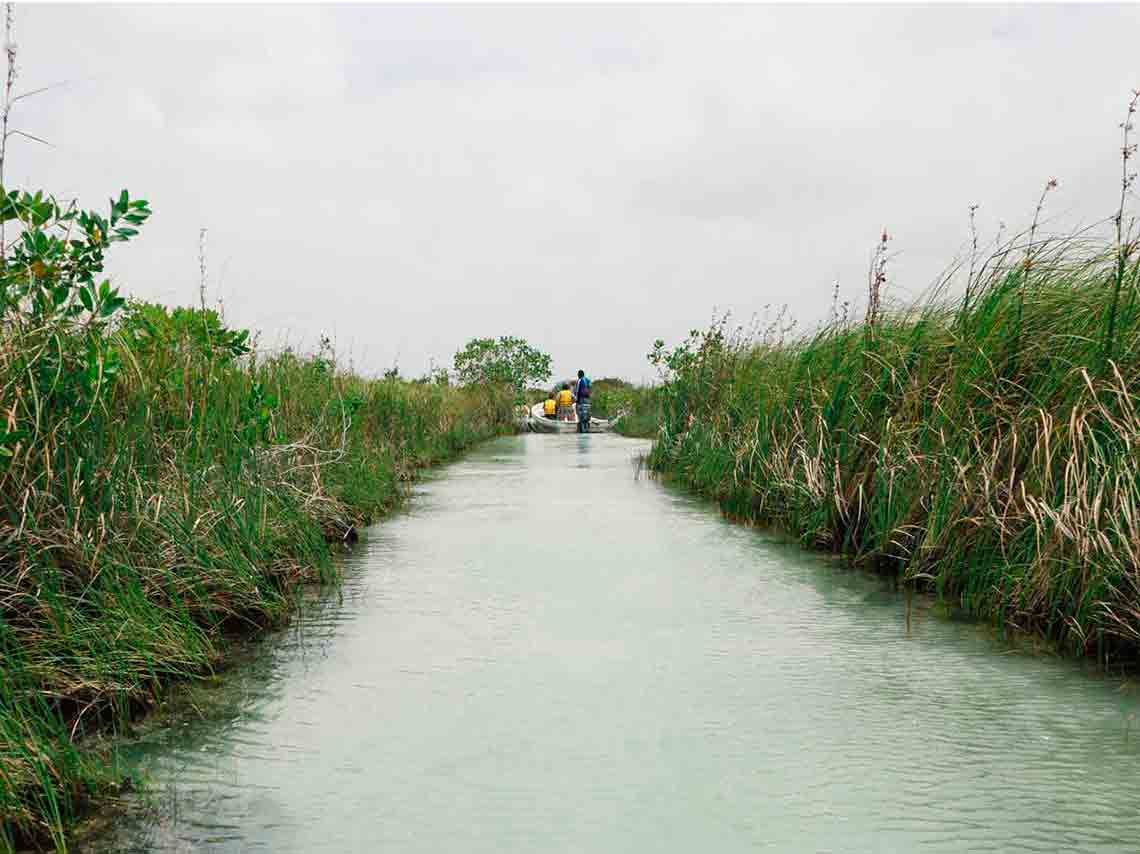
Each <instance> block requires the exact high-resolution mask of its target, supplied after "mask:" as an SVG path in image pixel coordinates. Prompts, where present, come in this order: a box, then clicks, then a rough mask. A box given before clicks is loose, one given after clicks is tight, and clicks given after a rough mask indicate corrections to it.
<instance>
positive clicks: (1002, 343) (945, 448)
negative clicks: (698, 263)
mask: <svg viewBox="0 0 1140 854" xmlns="http://www.w3.org/2000/svg"><path fill="white" fill-rule="evenodd" d="M1138 99H1140V95H1135V94H1134V95H1133V97H1132V100H1131V101H1130V103H1129V108H1128V115H1127V118H1126V120H1125V122H1124V123H1123V124H1122V129H1123V134H1124V142H1123V147H1122V153H1123V155H1124V157H1123V162H1124V169H1123V177H1122V193H1121V195H1120V207H1119V208H1118V210H1117V212H1116V213H1115V215H1114V216H1113V217H1112V219H1111V220H1110V221H1109V222H1111V223H1112V225H1113V229H1112V231H1113V233H1112V235H1111V236H1106V235H1105V234H1104V230H1103V228H1102V229H1101V231H1099V232H1098V231H1097V230H1096V229H1087V230H1085V231H1082V232H1080V233H1078V234H1074V235H1068V236H1062V237H1056V236H1044V235H1042V234H1041V232H1040V229H1039V218H1040V213H1041V208H1042V206H1043V204H1044V201H1045V195H1046V194H1047V193H1049V192H1051V191H1052V190H1053V189H1055V188H1056V186H1057V183H1056V181H1055V180H1050V181H1049V182H1048V183H1047V184H1046V186H1045V189H1044V190H1043V192H1042V198H1041V200H1040V201H1039V203H1038V206H1037V210H1036V213H1035V215H1034V220H1033V225H1032V226H1031V227H1030V228H1029V229H1028V230H1027V231H1026V233H1024V234H1021V235H1019V236H1016V237H1014V238H1011V239H1008V240H1003V241H1002V243H1001V245H1000V246H999V247H998V249H997V250H996V251H995V252H993V253H992V254H991V255H989V256H988V257H986V258H984V259H979V258H977V257H976V246H977V238H976V232H975V237H974V241H973V247H974V252H972V253H971V258H970V263H969V274H968V278H967V281H966V282H965V287H964V288H963V289H962V290H961V295H960V296H958V297H956V298H955V297H953V296H952V295H951V290H950V287H951V285H952V282H953V279H952V275H950V274H948V275H947V277H945V279H944V280H943V281H942V282H941V285H940V287H939V288H937V289H936V290H935V292H934V293H933V295H932V296H930V297H929V298H928V299H927V300H925V301H923V302H921V303H919V304H916V305H912V306H909V307H893V308H892V307H890V306H888V305H886V304H885V303H884V302H883V301H882V297H881V289H882V285H883V284H884V282H885V273H884V272H883V261H884V258H885V241H886V235H885V232H884V239H883V240H881V241H880V244H879V247H880V248H879V250H877V252H876V260H875V261H874V262H873V264H872V270H871V277H870V293H869V297H870V299H869V304H868V311H867V314H866V316H865V318H864V319H863V320H861V321H859V322H851V321H849V320H848V319H847V317H846V314H847V312H846V310H845V311H844V312H843V315H844V316H843V317H840V315H839V312H838V310H837V308H835V309H833V312H832V317H831V319H830V322H828V323H827V324H826V325H825V326H824V327H823V328H822V329H820V330H819V331H818V332H816V333H815V334H812V335H809V336H803V337H798V338H793V339H791V340H781V337H780V336H778V335H775V334H772V332H771V330H768V331H766V332H764V333H760V334H757V332H756V331H755V330H733V329H731V328H730V327H729V324H728V322H727V318H720V319H719V320H717V321H715V322H714V323H713V324H712V325H711V326H710V327H709V328H708V329H707V330H703V331H694V332H693V334H692V335H691V336H690V337H689V338H688V339H687V340H686V341H684V342H682V343H681V344H679V345H677V346H676V347H673V348H666V347H665V346H664V342H660V341H659V342H657V345H656V346H655V348H654V350H653V352H652V353H651V354H650V360H651V361H652V362H653V363H654V364H655V365H657V366H658V368H659V369H660V370H661V371H662V374H663V378H664V383H663V386H662V389H661V392H660V395H661V401H662V413H663V417H662V424H661V433H660V437H659V439H658V441H657V443H656V444H655V446H654V449H653V451H652V454H651V457H650V463H651V465H652V466H653V467H654V468H655V469H657V470H658V471H663V472H668V473H671V474H672V475H674V476H676V477H677V478H678V479H680V480H681V481H683V482H685V483H688V484H690V485H691V486H693V487H694V488H696V489H698V490H700V491H702V492H704V493H706V494H708V495H710V496H713V497H715V498H716V499H718V500H719V501H720V502H721V503H722V504H723V505H724V506H725V507H726V509H728V510H730V511H731V512H733V513H735V514H738V515H741V516H744V517H747V518H750V519H755V520H762V521H765V522H770V523H774V524H777V525H780V526H782V527H784V528H786V529H788V530H789V531H791V532H794V533H795V534H796V535H798V536H799V537H800V538H801V539H802V541H803V542H804V543H805V544H806V545H809V546H814V547H818V548H825V549H832V550H835V551H839V552H842V553H845V554H847V555H850V556H851V557H852V558H853V559H855V560H856V561H858V562H860V563H864V564H869V565H873V566H876V567H879V568H881V569H883V570H884V571H889V572H897V573H898V574H899V575H900V576H901V577H903V578H904V579H906V580H908V581H912V582H918V583H923V584H926V585H928V586H930V587H931V588H933V589H934V590H936V591H937V592H938V593H939V594H941V595H943V596H946V597H956V598H958V599H960V600H961V602H962V603H963V604H964V605H965V606H966V607H967V608H968V609H969V610H970V611H971V612H973V613H975V614H978V615H982V616H985V617H989V618H993V619H995V620H998V621H1001V622H1002V623H1004V624H1006V625H1008V626H1010V627H1013V628H1016V629H1018V630H1025V631H1033V632H1039V633H1041V634H1043V635H1047V636H1049V637H1051V638H1055V639H1057V640H1059V641H1061V642H1062V643H1063V644H1065V645H1067V646H1068V647H1069V648H1070V649H1072V650H1073V651H1075V652H1078V653H1096V654H1099V655H1100V656H1101V657H1102V659H1104V658H1106V657H1107V656H1109V655H1113V656H1116V655H1123V654H1128V655H1134V654H1135V653H1136V652H1137V650H1138V649H1140V453H1138V449H1140V259H1138V257H1137V256H1138V253H1137V245H1138V244H1137V235H1136V231H1135V228H1134V221H1133V220H1130V219H1128V217H1127V211H1126V210H1125V207H1124V204H1125V200H1126V199H1127V198H1128V192H1127V191H1128V189H1129V187H1130V185H1131V181H1132V180H1133V175H1132V172H1131V171H1130V168H1129V164H1130V159H1131V157H1132V155H1133V153H1134V151H1135V148H1134V146H1132V144H1131V139H1130V137H1129V132H1130V130H1131V121H1132V117H1133V115H1134V113H1135V111H1136V105H1137V101H1138ZM971 213H972V211H971ZM1106 224H1107V223H1102V226H1103V225H1106ZM963 266H965V265H963ZM956 269H958V268H957V267H955V268H953V269H952V270H951V273H953V272H954V270H956Z"/></svg>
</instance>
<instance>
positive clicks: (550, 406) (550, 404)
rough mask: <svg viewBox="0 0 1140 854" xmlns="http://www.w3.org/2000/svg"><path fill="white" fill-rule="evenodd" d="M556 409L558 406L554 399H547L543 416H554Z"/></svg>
mask: <svg viewBox="0 0 1140 854" xmlns="http://www.w3.org/2000/svg"><path fill="white" fill-rule="evenodd" d="M556 408H557V405H556V404H555V403H554V398H548V399H547V400H546V401H545V402H544V403H543V404H542V414H543V415H553V414H554V410H555V409H556Z"/></svg>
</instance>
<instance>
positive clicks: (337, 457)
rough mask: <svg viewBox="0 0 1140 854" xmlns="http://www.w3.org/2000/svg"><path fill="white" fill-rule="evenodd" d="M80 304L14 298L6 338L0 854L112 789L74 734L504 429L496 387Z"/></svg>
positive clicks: (0, 407) (0, 478)
mask: <svg viewBox="0 0 1140 854" xmlns="http://www.w3.org/2000/svg"><path fill="white" fill-rule="evenodd" d="M23 305H26V303H25V304H23ZM85 316H86V315H81V316H80V320H79V321H71V320H66V319H59V318H57V319H55V320H52V321H50V322H48V321H45V322H40V323H38V324H35V323H31V322H30V318H31V317H32V315H30V314H28V312H26V311H24V310H23V309H22V308H21V305H14V306H10V307H9V311H8V312H7V313H6V314H5V315H4V330H3V332H4V335H3V337H2V338H0V420H3V421H4V422H5V423H6V425H7V429H6V431H5V432H4V438H5V440H6V442H7V444H5V445H4V446H3V449H4V451H5V454H4V456H0V653H2V655H3V677H4V678H3V680H2V681H0V850H3V849H4V848H5V847H12V846H14V845H15V844H16V843H17V841H18V840H20V839H23V840H34V841H45V840H47V841H52V840H54V843H55V845H56V847H58V848H63V847H64V845H65V837H64V833H65V830H66V828H67V826H68V823H69V821H70V819H71V817H73V816H74V815H76V814H77V813H78V812H79V811H80V810H81V809H82V808H83V806H84V804H85V802H86V801H88V800H89V799H90V798H91V797H92V796H93V795H95V794H97V793H98V792H99V791H101V790H103V789H104V788H105V787H107V786H108V785H112V784H113V783H114V782H115V781H114V777H113V774H114V768H113V765H112V764H110V763H109V762H108V761H106V758H105V757H99V756H96V755H94V754H91V753H89V752H86V751H85V750H83V749H82V744H83V740H84V737H85V736H87V735H89V734H92V733H93V732H96V731H106V730H108V729H114V728H115V727H116V726H117V724H118V723H120V722H122V721H124V720H125V719H128V718H129V717H131V716H133V715H136V714H138V713H140V712H142V711H145V710H146V709H147V708H148V707H150V706H151V705H152V704H154V703H155V702H156V701H157V700H158V699H159V698H160V697H161V695H162V692H163V688H164V685H166V684H167V683H168V682H169V681H170V680H172V679H179V678H186V677H193V676H197V675H200V674H204V673H208V672H209V671H210V669H211V667H213V666H214V665H215V664H216V663H217V662H218V660H219V659H220V658H221V657H222V656H223V655H224V654H225V650H226V644H227V641H226V638H227V637H229V636H230V635H231V633H233V632H245V631H251V630H256V629H258V628H261V627H263V626H267V625H270V624H273V623H276V622H278V621H280V620H281V619H283V618H284V617H285V616H286V615H287V614H288V612H289V610H290V607H291V603H292V602H293V601H294V597H293V595H292V592H293V591H294V590H295V588H296V587H297V585H299V584H301V583H304V582H308V581H321V580H331V579H333V578H334V576H335V572H336V570H335V568H334V564H333V563H332V562H331V560H330V555H331V551H330V546H329V543H330V542H332V543H337V542H340V541H343V540H346V539H352V538H354V536H355V527H356V526H358V525H360V524H361V523H363V522H367V521H368V520H370V519H373V518H375V517H376V516H377V515H378V514H380V513H382V512H384V511H385V510H386V509H388V508H390V507H391V506H392V505H393V504H395V503H396V502H398V501H399V500H400V499H401V497H402V495H403V494H404V484H405V483H406V481H408V480H409V479H410V478H411V477H412V476H413V473H414V471H415V470H416V469H417V468H418V467H420V466H424V465H428V464H431V463H433V462H437V461H440V460H445V459H447V458H448V457H450V456H452V455H454V454H455V453H456V452H458V451H460V450H461V449H463V448H465V447H467V446H469V445H470V444H472V443H473V442H475V441H477V440H479V439H482V438H485V437H488V436H491V435H494V434H495V433H498V432H502V431H504V430H507V429H510V425H511V414H512V413H511V407H510V403H511V400H510V396H509V393H508V392H502V393H500V392H498V391H495V390H484V391H481V392H474V391H466V390H461V389H455V388H449V387H446V386H441V385H434V384H416V383H408V382H404V381H401V380H399V379H394V378H392V379H385V380H381V381H373V380H366V379H362V378H360V377H357V376H353V375H351V374H349V373H347V372H345V371H343V370H342V369H340V367H338V365H337V364H336V361H335V359H334V358H333V357H332V354H331V353H329V352H328V351H324V352H322V353H321V354H319V355H317V356H300V355H297V354H295V353H292V352H283V353H278V354H273V355H266V354H263V353H259V352H257V351H256V350H252V349H250V348H249V347H248V344H247V338H246V336H245V335H244V333H237V332H234V331H232V330H227V329H225V327H224V326H223V325H222V324H221V322H220V321H219V319H218V317H217V316H216V315H215V314H214V313H212V312H209V311H201V310H185V309H179V310H176V311H174V312H170V311H167V310H165V309H163V308H161V307H158V306H151V305H141V304H138V305H133V306H130V307H124V308H122V309H121V310H119V311H118V312H117V313H116V314H115V315H114V322H113V323H110V324H109V325H107V326H105V327H101V328H98V327H93V326H87V325H85V322H84V321H83V320H82V317H85ZM93 348H94V349H95V350H97V351H98V357H97V358H91V357H90V353H91V352H92V349H93ZM92 366H94V368H92ZM93 389H94V390H95V391H93ZM0 426H2V425H0Z"/></svg>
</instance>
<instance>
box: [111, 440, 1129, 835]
mask: <svg viewBox="0 0 1140 854" xmlns="http://www.w3.org/2000/svg"><path fill="white" fill-rule="evenodd" d="M644 447H645V446H644V444H642V443H635V442H630V441H628V440H623V439H620V438H618V437H614V436H605V435H590V436H582V437H580V436H576V435H569V436H526V437H513V438H508V439H503V440H500V441H497V442H494V443H491V444H489V445H487V446H484V447H483V448H481V449H480V450H478V451H476V452H475V453H473V454H471V455H470V456H469V457H467V458H466V459H465V460H464V461H462V462H460V463H458V464H456V465H453V466H451V467H449V468H447V469H445V470H443V471H441V472H438V473H436V474H433V475H432V476H430V478H429V479H427V480H426V481H425V482H423V483H422V484H421V485H420V486H419V487H418V489H417V497H416V498H415V500H414V501H413V502H412V504H411V507H410V509H409V510H408V511H407V512H404V513H402V514H400V515H398V516H396V517H395V518H394V519H391V520H389V521H387V522H385V523H383V524H382V525H380V526H378V527H376V528H373V529H372V530H370V531H369V532H368V536H367V537H366V538H365V539H364V540H363V541H362V543H361V546H360V547H359V548H358V549H357V551H356V552H355V553H354V554H353V556H352V557H351V558H350V565H349V567H348V568H347V581H346V584H345V586H344V588H343V590H342V591H341V593H340V594H339V595H337V594H334V595H332V596H325V597H324V598H322V599H320V600H318V601H315V602H313V603H311V606H310V607H308V608H307V609H306V610H305V615H304V617H303V618H302V619H300V620H299V621H297V622H295V623H294V625H293V626H292V627H291V628H290V629H289V630H287V631H286V632H284V633H281V634H279V635H278V636H277V637H275V638H273V639H271V640H270V641H269V642H267V643H264V644H260V645H259V646H258V652H257V654H256V655H254V656H253V658H252V660H250V661H249V662H248V663H245V664H243V665H242V666H240V667H239V668H237V669H236V670H235V671H234V672H233V673H232V674H230V675H229V676H228V677H227V678H226V680H225V681H224V684H223V687H222V688H221V689H217V690H214V691H212V692H208V693H207V694H206V695H199V696H197V697H196V699H194V703H195V705H197V706H198V707H199V708H200V710H201V713H200V714H199V715H195V716H191V717H190V718H189V719H187V720H184V721H176V722H175V725H174V726H172V727H166V728H159V729H155V730H154V731H153V732H152V734H151V735H149V736H146V737H143V738H142V739H141V740H140V741H138V743H136V744H134V745H132V746H131V747H130V749H129V750H128V753H127V759H128V762H129V763H131V764H133V765H134V766H136V767H138V768H141V769H144V770H145V771H146V772H147V774H148V775H149V777H150V780H151V798H150V803H149V805H146V806H145V808H143V807H137V808H136V809H134V810H132V811H131V813H130V814H129V815H128V816H127V817H125V818H122V819H120V820H118V821H117V822H116V826H115V828H114V829H113V832H112V833H111V834H110V835H109V836H104V837H103V838H101V839H97V840H95V842H93V843H92V844H91V846H90V848H91V850H97V851H119V852H128V851H129V852H167V851H217V852H239V851H240V852H246V851H267V852H348V851H398V852H420V851H423V852H441V851H442V852H448V851H455V852H459V851H462V852H509V851H518V852H616V851H630V852H648V851H653V852H669V851H676V852H693V851H712V852H734V851H764V850H770V851H781V852H783V851H810V852H867V851H876V852H885V851H900V852H909V851H930V852H942V851H947V852H949V851H954V852H961V851H1012V850H1020V851H1049V852H1053V851H1059V850H1065V851H1136V850H1137V846H1138V845H1140V842H1138V840H1140V807H1138V804H1137V800H1136V784H1137V782H1140V763H1138V762H1137V759H1138V757H1140V726H1137V725H1136V722H1135V718H1136V712H1137V708H1138V706H1137V702H1136V699H1135V695H1134V694H1132V693H1130V692H1129V691H1128V690H1127V688H1128V686H1127V685H1121V683H1120V682H1119V680H1117V681H1113V680H1106V679H1101V678H1097V677H1095V676H1093V675H1090V674H1089V673H1087V672H1085V671H1083V670H1082V669H1081V668H1080V667H1079V666H1077V665H1075V664H1072V663H1066V662H1060V661H1056V660H1052V659H1043V658H1037V657H1032V656H1029V655H1024V654H1019V653H1013V652H1011V651H1010V650H1008V649H1007V648H1005V647H1003V646H1002V645H1001V644H1000V643H998V642H997V641H996V640H994V639H993V638H992V637H991V635H990V633H989V632H987V631H985V630H983V628H982V627H979V626H976V625H973V624H969V623H963V622H952V621H949V620H946V619H941V618H938V617H936V616H934V615H933V614H932V613H931V612H930V610H929V608H919V609H918V610H917V611H916V612H915V613H914V616H913V619H912V620H911V626H910V629H909V632H908V629H907V625H906V620H905V619H904V607H905V606H904V602H903V600H902V597H901V596H900V595H899V594H897V593H896V592H894V591H893V590H892V588H891V586H890V585H889V584H888V583H887V582H885V581H883V580H881V579H877V578H873V577H870V576H867V575H865V574H861V573H858V572H852V571H850V570H847V569H844V568H842V567H841V566H839V565H837V564H836V563H834V562H833V561H830V560H828V559H825V558H822V557H820V556H817V555H811V554H807V553H804V552H801V551H800V550H799V549H797V548H795V547H794V546H789V545H786V544H782V543H780V542H779V541H778V540H776V539H775V538H774V537H771V536H768V535H765V534H762V533H758V532H756V531H754V530H748V529H745V528H742V527H739V526H733V525H731V524H728V523H726V522H724V521H723V520H722V519H721V518H720V517H719V515H718V514H717V512H716V511H715V510H714V509H713V508H711V507H710V506H709V505H708V504H706V503H703V502H700V501H698V500H695V499H693V498H690V497H688V496H686V495H684V494H682V493H681V492H680V491H677V490H673V489H669V488H666V487H663V486H662V485H661V484H659V483H656V482H653V481H649V480H645V479H640V480H638V479H635V477H634V473H635V470H634V467H633V465H632V464H631V456H632V455H633V453H634V452H635V451H637V450H640V449H643V448H644ZM1129 728H1131V730H1132V732H1131V737H1129V735H1128V730H1129Z"/></svg>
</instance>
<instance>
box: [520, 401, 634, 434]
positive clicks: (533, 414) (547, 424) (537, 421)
mask: <svg viewBox="0 0 1140 854" xmlns="http://www.w3.org/2000/svg"><path fill="white" fill-rule="evenodd" d="M573 418H574V420H573V421H559V420H557V419H555V418H547V417H546V416H545V415H543V414H542V404H541V403H536V404H535V405H534V406H532V407H531V408H530V417H529V418H527V421H526V429H528V430H530V431H531V432H532V433H577V432H578V411H577V409H575V410H574V411H573ZM613 429H614V423H613V422H612V421H607V420H606V419H604V418H591V419H590V430H589V432H591V433H608V432H609V431H610V430H613Z"/></svg>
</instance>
